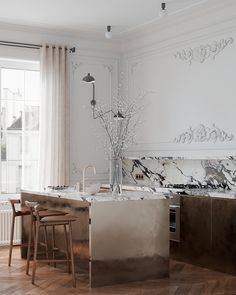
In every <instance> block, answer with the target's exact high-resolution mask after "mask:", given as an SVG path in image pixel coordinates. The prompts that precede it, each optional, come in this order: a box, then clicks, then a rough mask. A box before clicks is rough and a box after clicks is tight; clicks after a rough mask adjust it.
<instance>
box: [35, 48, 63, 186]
mask: <svg viewBox="0 0 236 295" xmlns="http://www.w3.org/2000/svg"><path fill="white" fill-rule="evenodd" d="M68 68H69V67H68V52H67V50H66V48H65V47H61V46H60V47H57V46H43V47H42V49H41V97H42V103H41V115H40V160H39V188H40V189H44V188H46V187H47V186H49V185H66V184H68V181H69V169H68V167H69V159H68V155H69V151H68V146H69V144H68V139H69V138H68V134H69V131H68V129H69V128H68V127H69V126H68V125H69V124H68V111H69V93H68V88H69V85H68V84H69V83H68V76H69V75H68Z"/></svg>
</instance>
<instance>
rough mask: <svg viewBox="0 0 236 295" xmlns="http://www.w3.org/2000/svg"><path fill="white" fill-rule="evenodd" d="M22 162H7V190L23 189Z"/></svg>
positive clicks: (17, 190) (9, 191)
mask: <svg viewBox="0 0 236 295" xmlns="http://www.w3.org/2000/svg"><path fill="white" fill-rule="evenodd" d="M21 175H22V164H21V162H8V164H7V192H8V193H15V192H19V191H20V189H21V178H22V176H21Z"/></svg>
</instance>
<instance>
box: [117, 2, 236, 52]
mask: <svg viewBox="0 0 236 295" xmlns="http://www.w3.org/2000/svg"><path fill="white" fill-rule="evenodd" d="M235 17H236V1H235V0H224V1H221V0H208V2H207V3H205V4H204V5H199V6H195V7H192V9H191V10H188V11H182V12H180V13H178V14H175V15H172V16H168V17H166V18H165V19H163V20H157V21H155V22H152V23H149V24H147V25H145V26H142V27H140V28H138V29H137V30H134V31H132V32H128V33H126V34H123V35H122V38H121V39H122V44H123V46H122V51H123V52H126V51H129V50H133V49H135V47H137V48H138V47H145V46H147V45H152V44H154V43H159V42H164V41H166V40H169V39H171V38H175V37H177V36H179V35H187V34H189V33H192V32H193V31H198V30H199V31H200V30H203V29H204V28H206V27H213V26H216V25H219V24H220V23H224V22H227V21H231V20H232V19H235ZM199 20H200V21H199Z"/></svg>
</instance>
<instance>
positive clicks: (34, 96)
mask: <svg viewBox="0 0 236 295" xmlns="http://www.w3.org/2000/svg"><path fill="white" fill-rule="evenodd" d="M39 82H40V73H39V72H37V71H25V99H26V100H40V83H39Z"/></svg>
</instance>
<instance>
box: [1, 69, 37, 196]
mask: <svg viewBox="0 0 236 295" xmlns="http://www.w3.org/2000/svg"><path fill="white" fill-rule="evenodd" d="M0 83H1V84H0V85H1V91H0V118H1V137H0V146H1V162H0V193H1V194H4V193H17V192H19V190H20V189H22V188H27V189H34V188H36V186H37V181H38V160H39V128H40V125H39V111H40V74H39V71H33V70H25V69H10V68H9V69H8V68H0Z"/></svg>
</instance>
